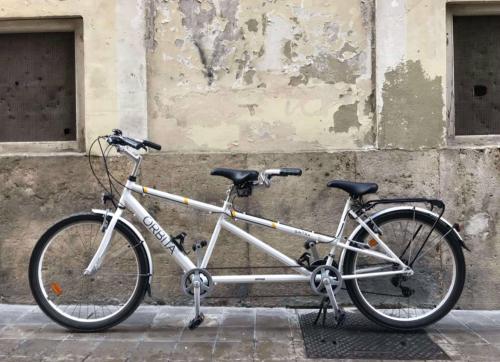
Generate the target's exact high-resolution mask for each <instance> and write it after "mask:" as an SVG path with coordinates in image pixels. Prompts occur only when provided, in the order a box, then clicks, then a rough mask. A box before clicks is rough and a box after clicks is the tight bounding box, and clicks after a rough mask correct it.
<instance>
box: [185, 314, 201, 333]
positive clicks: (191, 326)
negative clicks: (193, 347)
mask: <svg viewBox="0 0 500 362" xmlns="http://www.w3.org/2000/svg"><path fill="white" fill-rule="evenodd" d="M204 319H205V315H204V314H203V313H200V314H199V315H197V316H196V317H194V318H193V319H191V321H190V322H189V326H188V327H189V329H191V330H193V329H196V328H198V327H199V326H200V324H202V323H203V320H204Z"/></svg>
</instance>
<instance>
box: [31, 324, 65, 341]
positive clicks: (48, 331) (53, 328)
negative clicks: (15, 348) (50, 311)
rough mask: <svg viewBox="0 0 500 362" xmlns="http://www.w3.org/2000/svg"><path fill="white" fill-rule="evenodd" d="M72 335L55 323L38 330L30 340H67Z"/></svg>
mask: <svg viewBox="0 0 500 362" xmlns="http://www.w3.org/2000/svg"><path fill="white" fill-rule="evenodd" d="M70 335H71V332H70V331H69V330H68V329H66V328H64V327H61V326H59V325H57V324H55V323H47V324H44V325H42V326H41V328H40V329H38V330H36V331H35V332H34V333H33V334H32V335H31V336H30V338H35V339H55V340H63V339H67V338H68V337H69V336H70Z"/></svg>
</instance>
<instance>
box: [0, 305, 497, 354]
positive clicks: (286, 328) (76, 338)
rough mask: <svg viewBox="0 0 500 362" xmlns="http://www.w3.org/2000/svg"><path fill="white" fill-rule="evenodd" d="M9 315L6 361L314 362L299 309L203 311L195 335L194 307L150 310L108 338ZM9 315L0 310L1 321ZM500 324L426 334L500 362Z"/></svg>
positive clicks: (1, 347) (460, 324)
mask: <svg viewBox="0 0 500 362" xmlns="http://www.w3.org/2000/svg"><path fill="white" fill-rule="evenodd" d="M9 309H12V311H13V313H14V312H15V313H17V315H18V317H17V318H18V319H21V318H20V317H19V316H22V319H23V321H22V322H21V323H19V324H18V323H14V324H10V323H9V324H6V325H5V326H3V327H0V361H4V360H5V361H14V360H18V361H30V362H31V361H42V360H43V361H44V362H48V361H50V362H52V361H82V360H83V359H85V362H88V361H107V362H109V361H125V360H130V361H167V360H173V361H196V360H206V361H209V360H213V361H219V360H220V361H254V360H255V361H274V362H276V361H281V360H283V361H297V362H298V361H302V362H305V361H311V360H307V359H306V358H305V351H304V346H303V341H302V335H301V331H300V328H299V324H298V318H297V316H298V313H300V311H295V310H287V309H281V308H275V309H269V308H257V309H246V308H245V309H242V308H204V312H205V314H206V320H205V322H204V323H203V324H202V325H201V326H200V327H199V328H197V329H195V330H193V331H191V330H189V329H187V327H186V326H187V323H188V321H189V320H190V319H191V318H192V312H193V311H192V308H189V307H181V308H178V307H166V306H161V307H157V306H155V307H152V306H144V307H141V308H140V309H139V310H138V311H137V316H136V317H133V318H132V319H130V321H129V323H123V324H120V325H118V326H116V327H114V328H112V329H110V330H108V331H106V332H99V333H74V332H69V331H67V330H66V329H64V328H62V327H60V326H58V325H57V324H55V323H53V322H51V321H50V322H44V318H43V314H41V313H40V312H39V311H38V310H37V309H36V307H32V306H21V307H19V306H13V307H12V308H9ZM6 310H7V308H5V309H4V307H3V306H2V305H0V315H2V314H4V315H9V313H6ZM306 312H310V310H307V311H306ZM30 317H33V318H35V320H34V323H33V324H27V321H28V319H29V318H30ZM499 318H500V313H499V312H493V311H488V312H483V311H481V312H479V311H473V312H464V311H455V312H453V313H452V314H450V315H448V316H447V317H445V318H444V319H442V320H441V321H440V322H439V323H437V324H435V325H433V326H431V327H428V328H427V332H428V334H429V336H430V337H431V338H432V339H433V340H434V341H435V342H436V343H438V344H439V345H440V346H441V348H443V350H444V351H445V352H446V353H447V354H448V355H449V356H450V357H451V358H452V359H453V360H465V361H495V362H496V361H499V360H500V357H499V356H500V340H499V339H498V338H500V323H498V320H499ZM14 322H15V321H14ZM25 323H26V324H25ZM314 361H315V362H319V361H321V360H314ZM325 361H327V360H325ZM356 361H357V362H359V361H360V360H356ZM370 361H371V362H373V361H374V360H370Z"/></svg>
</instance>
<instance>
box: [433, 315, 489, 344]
mask: <svg viewBox="0 0 500 362" xmlns="http://www.w3.org/2000/svg"><path fill="white" fill-rule="evenodd" d="M432 328H434V329H435V330H437V331H438V332H439V333H441V334H442V335H443V337H444V338H445V340H447V341H448V342H449V343H452V344H485V343H487V342H486V340H484V339H483V338H482V337H481V336H480V335H479V334H478V333H476V332H475V331H473V330H472V329H470V328H469V327H468V326H467V325H465V324H463V323H461V322H460V321H458V320H457V319H455V318H454V316H446V317H445V318H443V319H441V320H440V321H439V322H438V323H436V324H434V325H433V326H432Z"/></svg>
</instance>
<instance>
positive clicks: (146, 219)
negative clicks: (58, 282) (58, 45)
mask: <svg viewBox="0 0 500 362" xmlns="http://www.w3.org/2000/svg"><path fill="white" fill-rule="evenodd" d="M120 151H121V152H123V153H125V154H126V155H127V156H129V157H131V158H132V159H133V160H134V161H135V162H136V164H135V167H134V171H133V173H132V176H134V177H132V179H134V178H135V176H136V175H137V173H138V169H139V166H140V162H141V160H142V157H141V156H139V155H135V154H133V153H131V152H130V151H128V150H127V149H125V148H124V149H121V150H120ZM133 192H137V193H140V194H142V195H147V196H154V197H158V198H161V199H165V200H169V201H174V202H177V203H181V204H184V205H186V206H188V207H193V208H195V209H199V210H203V211H206V212H209V213H213V214H218V215H219V218H218V220H217V223H216V225H215V228H214V231H213V233H212V236H211V238H210V241H209V242H208V245H207V249H206V252H205V254H204V256H203V259H202V261H201V265H199V266H197V265H195V264H194V263H193V262H192V261H191V259H189V257H188V256H187V255H186V254H185V253H184V252H183V251H181V250H180V249H179V247H178V246H177V244H176V243H175V242H174V241H173V240H172V238H171V237H170V235H169V234H168V233H167V232H165V230H164V229H163V228H162V227H161V226H160V224H159V223H158V222H157V221H156V220H155V219H154V218H153V217H152V216H151V215H150V214H149V213H148V212H147V211H146V209H145V208H144V207H143V206H142V205H141V204H140V202H139V201H138V200H137V199H136V198H135V197H134V196H133V195H132V193H133ZM230 195H231V193H230V192H228V195H227V198H226V200H225V201H224V204H223V206H222V207H219V206H215V205H211V204H207V203H204V202H200V201H196V200H192V199H188V198H187V197H183V196H179V195H174V194H170V193H167V192H162V191H159V190H155V189H153V188H148V187H145V186H142V185H139V184H137V183H136V182H134V181H131V180H130V178H129V180H128V181H127V183H126V184H125V188H124V190H123V192H122V195H121V197H120V200H119V203H118V208H117V210H116V212H114V213H113V216H112V217H111V220H110V221H109V223H108V225H107V228H106V231H105V233H104V236H103V238H102V241H101V243H100V245H99V248H98V250H97V251H96V254H95V255H94V257H93V258H92V260H91V262H90V264H89V266H88V267H87V269H86V270H85V274H92V273H94V272H96V271H97V270H98V269H99V267H100V265H101V263H102V262H103V260H104V257H105V254H106V251H107V249H108V246H109V244H110V241H111V237H112V233H113V230H114V227H115V225H116V223H117V221H118V220H119V219H120V218H121V216H122V213H123V210H124V209H128V210H130V211H131V212H132V213H133V214H134V216H135V217H136V219H137V220H138V221H139V222H141V223H142V225H144V226H145V227H146V228H147V229H148V231H149V232H150V233H151V234H152V235H153V236H154V237H155V238H156V239H158V240H159V241H160V243H161V244H162V245H163V246H164V247H165V248H166V249H167V250H168V251H170V254H171V256H172V257H173V258H174V260H175V262H176V263H177V264H178V265H179V266H180V267H181V268H182V270H183V271H184V272H188V271H189V270H192V269H194V268H206V267H207V265H208V263H209V261H210V257H211V256H212V253H213V251H214V248H215V245H216V243H217V239H218V237H219V233H220V231H221V229H225V230H227V231H229V232H230V233H232V234H233V235H236V236H237V237H239V238H241V239H243V240H245V241H246V242H248V243H249V244H250V245H253V246H255V247H256V248H258V249H260V250H261V251H263V252H264V253H266V254H268V255H270V256H271V257H273V258H274V259H276V260H278V261H279V262H281V263H282V264H284V265H286V266H287V267H291V268H292V270H294V271H295V272H296V273H295V274H259V275H256V274H247V275H213V276H212V279H213V281H214V283H215V284H218V283H262V282H308V281H309V280H310V275H311V272H310V271H309V270H307V269H306V268H304V267H303V266H301V265H300V264H298V263H297V261H295V260H293V259H291V258H290V257H288V256H286V255H285V254H283V253H281V252H280V251H278V250H276V249H274V248H273V247H271V246H270V245H268V244H266V243H265V242H263V241H262V240H260V239H258V238H256V237H255V236H253V235H251V234H249V233H248V232H246V231H244V230H242V229H241V228H239V227H238V226H236V225H235V224H234V223H233V222H231V221H243V222H245V223H249V224H253V225H260V226H265V227H269V228H272V229H275V230H278V231H282V232H284V233H288V234H291V235H295V236H300V237H304V238H307V239H309V240H314V241H316V242H318V243H328V244H330V245H331V250H330V252H329V254H328V259H327V262H326V264H327V265H329V266H331V265H332V263H333V260H334V254H335V249H336V247H340V248H342V249H345V250H352V251H355V252H357V253H361V254H365V255H369V256H372V257H375V258H379V259H382V260H385V261H387V262H390V263H394V264H395V265H399V266H400V267H401V269H399V270H391V271H377V270H380V269H384V267H372V268H366V269H364V270H363V269H361V270H357V271H356V273H355V274H352V275H342V278H343V279H346V280H348V279H360V278H370V277H380V276H387V275H397V274H411V273H412V270H411V269H410V268H409V267H408V266H407V265H406V264H404V263H403V262H402V261H401V260H400V259H399V257H398V256H397V255H396V254H394V253H393V252H392V250H391V249H390V248H389V247H388V246H387V245H386V244H385V243H384V242H383V241H382V240H381V238H380V237H379V235H378V234H377V233H375V232H374V231H373V230H372V229H371V228H370V227H369V226H368V225H367V223H366V222H365V221H363V220H362V219H361V218H360V216H359V215H357V214H356V213H355V212H354V211H353V210H352V209H351V206H352V199H351V198H348V199H347V201H346V203H345V206H344V210H343V212H342V215H341V219H340V223H339V225H338V227H337V231H336V233H335V236H328V235H323V234H319V233H315V232H313V231H307V230H304V229H300V228H295V227H292V226H288V225H285V224H281V223H279V222H277V221H270V220H267V219H263V218H259V217H255V216H251V215H247V214H245V213H242V212H238V211H236V210H234V209H233V208H232V205H231V203H230ZM348 216H351V217H352V218H353V219H354V220H355V221H356V222H357V223H358V224H359V225H360V227H361V228H363V229H365V230H366V231H367V232H368V234H369V235H370V236H371V237H372V238H373V239H374V240H375V241H376V242H377V245H379V246H380V247H381V249H382V250H383V251H384V252H385V254H384V253H381V252H378V251H375V250H370V249H362V248H357V247H353V246H351V245H349V243H350V241H351V240H348V239H347V242H342V240H343V233H344V229H345V225H346V221H347V218H348ZM343 259H344V258H343V257H341V258H340V263H339V270H340V272H342V270H343Z"/></svg>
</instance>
